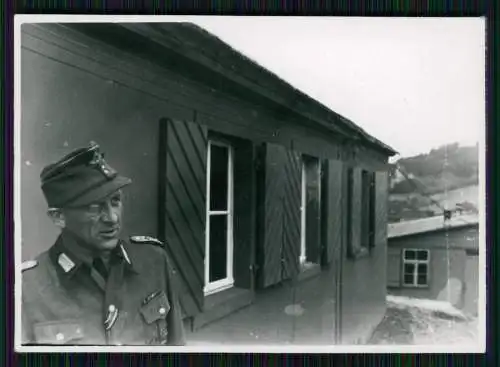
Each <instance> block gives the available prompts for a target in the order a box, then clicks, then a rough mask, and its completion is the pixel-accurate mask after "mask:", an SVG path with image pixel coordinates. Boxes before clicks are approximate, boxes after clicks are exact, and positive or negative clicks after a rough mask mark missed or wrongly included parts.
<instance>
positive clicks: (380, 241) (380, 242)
mask: <svg viewBox="0 0 500 367" xmlns="http://www.w3.org/2000/svg"><path fill="white" fill-rule="evenodd" d="M388 190H389V174H388V172H385V171H383V172H376V173H375V241H374V245H375V246H385V245H386V244H387V211H388V195H389V191H388Z"/></svg>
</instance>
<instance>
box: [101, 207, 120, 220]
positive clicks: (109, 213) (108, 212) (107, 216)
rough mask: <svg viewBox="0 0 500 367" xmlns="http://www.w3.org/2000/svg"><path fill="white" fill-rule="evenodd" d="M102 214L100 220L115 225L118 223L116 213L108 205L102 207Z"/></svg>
mask: <svg viewBox="0 0 500 367" xmlns="http://www.w3.org/2000/svg"><path fill="white" fill-rule="evenodd" d="M102 214H103V215H102V220H103V221H105V222H112V223H116V222H117V221H118V213H117V212H116V210H115V208H113V206H112V205H111V204H110V203H106V204H105V205H104V207H103V212H102Z"/></svg>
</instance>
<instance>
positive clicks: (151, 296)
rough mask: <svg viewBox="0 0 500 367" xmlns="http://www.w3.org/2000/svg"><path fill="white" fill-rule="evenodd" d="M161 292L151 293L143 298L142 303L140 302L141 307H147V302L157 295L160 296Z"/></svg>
mask: <svg viewBox="0 0 500 367" xmlns="http://www.w3.org/2000/svg"><path fill="white" fill-rule="evenodd" d="M160 292H161V291H156V292H153V293H151V294H150V295H149V296H147V297H146V298H144V301H142V305H143V306H144V305H147V304H148V303H149V302H151V300H152V299H153V298H155V297H156V296H157V295H158V294H160Z"/></svg>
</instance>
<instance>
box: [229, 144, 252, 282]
mask: <svg viewBox="0 0 500 367" xmlns="http://www.w3.org/2000/svg"><path fill="white" fill-rule="evenodd" d="M232 145H233V148H234V204H233V205H234V208H233V209H234V217H233V218H234V219H233V233H234V247H233V248H234V263H233V264H234V266H233V273H234V284H235V286H237V287H239V288H247V289H248V288H250V287H251V282H252V279H251V276H252V273H251V271H250V265H251V264H252V262H253V254H252V251H253V241H254V231H255V229H254V218H253V216H254V215H255V212H254V195H255V192H254V188H255V183H254V181H255V180H254V176H255V173H254V172H255V170H254V168H255V167H254V156H253V154H254V151H253V144H252V143H251V142H246V141H244V142H242V141H235V142H234V143H232Z"/></svg>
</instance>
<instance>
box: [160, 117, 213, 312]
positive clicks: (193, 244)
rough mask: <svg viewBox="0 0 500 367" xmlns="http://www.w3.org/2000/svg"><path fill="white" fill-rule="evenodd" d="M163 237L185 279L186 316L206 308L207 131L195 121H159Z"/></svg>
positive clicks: (183, 301) (183, 295) (182, 289)
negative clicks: (204, 305)
mask: <svg viewBox="0 0 500 367" xmlns="http://www.w3.org/2000/svg"><path fill="white" fill-rule="evenodd" d="M160 132H161V138H160V157H159V158H160V159H159V163H160V167H159V175H160V177H159V182H160V200H159V203H158V205H159V218H160V223H159V229H160V231H159V232H160V238H161V239H162V240H164V241H165V242H166V243H167V246H166V248H167V251H168V254H169V256H170V258H171V259H172V261H173V265H174V268H175V269H176V270H177V273H178V274H179V275H180V277H179V278H180V282H181V283H182V284H181V285H180V288H181V289H180V297H179V298H180V302H181V305H182V307H183V310H184V313H185V314H186V315H188V316H192V315H195V314H196V313H198V312H199V311H201V310H202V309H203V299H204V295H203V287H204V281H205V280H204V258H205V219H206V218H205V217H206V208H205V206H206V165H207V141H208V140H207V129H206V127H204V126H201V125H199V124H196V123H192V122H187V121H173V120H170V119H163V120H161V122H160Z"/></svg>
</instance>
